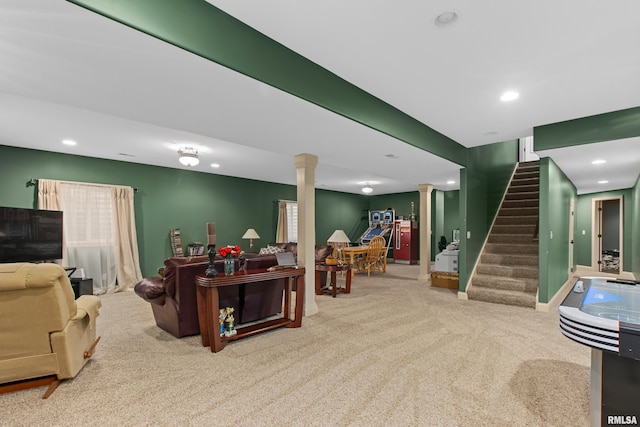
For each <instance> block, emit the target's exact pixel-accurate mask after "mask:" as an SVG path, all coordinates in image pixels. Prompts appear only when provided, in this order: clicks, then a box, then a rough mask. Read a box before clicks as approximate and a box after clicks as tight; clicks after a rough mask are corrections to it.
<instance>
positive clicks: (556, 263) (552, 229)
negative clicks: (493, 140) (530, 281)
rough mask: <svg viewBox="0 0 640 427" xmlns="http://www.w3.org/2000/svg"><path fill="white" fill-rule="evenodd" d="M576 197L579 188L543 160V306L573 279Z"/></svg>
mask: <svg viewBox="0 0 640 427" xmlns="http://www.w3.org/2000/svg"><path fill="white" fill-rule="evenodd" d="M576 197H577V192H576V188H575V186H574V185H573V183H572V182H571V181H570V180H569V178H567V176H566V175H565V174H564V172H562V170H560V168H559V167H558V166H557V165H556V164H555V163H554V162H553V160H551V159H550V158H548V157H545V158H542V159H540V207H539V211H540V217H539V224H540V227H539V235H538V239H539V260H538V263H539V285H538V301H539V302H541V303H548V302H549V301H550V299H551V298H552V297H553V296H554V295H555V294H556V292H558V291H559V290H560V288H561V287H562V285H564V284H565V282H566V281H567V280H568V279H569V268H570V266H569V230H570V201H571V199H572V198H573V199H575V198H576ZM574 227H575V224H574ZM574 265H575V258H574Z"/></svg>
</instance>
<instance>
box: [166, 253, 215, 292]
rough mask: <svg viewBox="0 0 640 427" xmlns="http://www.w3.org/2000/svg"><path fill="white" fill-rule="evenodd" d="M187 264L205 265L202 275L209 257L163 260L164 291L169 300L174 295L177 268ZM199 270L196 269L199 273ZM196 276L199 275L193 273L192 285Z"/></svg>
mask: <svg viewBox="0 0 640 427" xmlns="http://www.w3.org/2000/svg"><path fill="white" fill-rule="evenodd" d="M189 264H197V265H198V266H199V267H202V264H205V267H204V268H202V273H204V272H205V271H206V269H207V267H206V265H208V264H209V257H207V256H194V257H172V258H167V259H166V260H164V290H165V292H166V293H167V295H169V296H170V297H171V298H174V297H175V295H176V280H177V279H176V275H177V274H178V268H180V267H182V266H184V265H189ZM200 269H201V268H198V267H196V270H198V271H199V270H200ZM196 274H201V273H195V274H194V275H193V279H194V283H195V276H196Z"/></svg>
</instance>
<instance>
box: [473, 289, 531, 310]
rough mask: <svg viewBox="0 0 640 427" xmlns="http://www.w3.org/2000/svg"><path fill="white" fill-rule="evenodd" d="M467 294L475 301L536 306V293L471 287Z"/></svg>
mask: <svg viewBox="0 0 640 427" xmlns="http://www.w3.org/2000/svg"><path fill="white" fill-rule="evenodd" d="M467 295H468V296H469V299H470V300H475V301H485V302H491V303H495V304H507V305H515V306H519V307H528V308H535V307H536V294H535V293H529V292H519V291H505V290H500V289H489V288H481V287H478V288H476V287H471V289H469V291H468V292H467Z"/></svg>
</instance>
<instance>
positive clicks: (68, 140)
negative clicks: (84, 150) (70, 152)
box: [62, 139, 78, 145]
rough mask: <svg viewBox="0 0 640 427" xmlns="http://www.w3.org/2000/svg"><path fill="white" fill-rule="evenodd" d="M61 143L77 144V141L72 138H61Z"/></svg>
mask: <svg viewBox="0 0 640 427" xmlns="http://www.w3.org/2000/svg"><path fill="white" fill-rule="evenodd" d="M62 143H63V144H64V145H78V143H77V142H75V141H74V140H72V139H63V140H62Z"/></svg>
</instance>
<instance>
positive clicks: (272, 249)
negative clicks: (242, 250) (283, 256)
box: [259, 246, 284, 255]
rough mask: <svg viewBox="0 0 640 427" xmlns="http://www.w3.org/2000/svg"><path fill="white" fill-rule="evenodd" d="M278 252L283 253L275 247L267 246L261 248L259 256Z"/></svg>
mask: <svg viewBox="0 0 640 427" xmlns="http://www.w3.org/2000/svg"><path fill="white" fill-rule="evenodd" d="M279 252H284V249H282V248H279V247H277V246H267V247H266V248H261V249H260V252H259V254H260V255H275V254H277V253H279Z"/></svg>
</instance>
